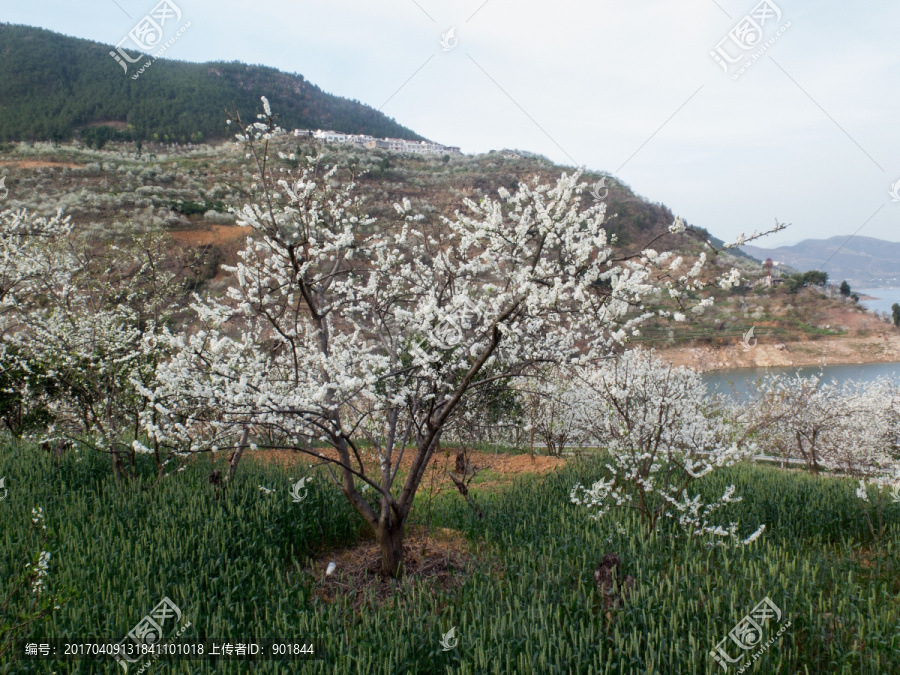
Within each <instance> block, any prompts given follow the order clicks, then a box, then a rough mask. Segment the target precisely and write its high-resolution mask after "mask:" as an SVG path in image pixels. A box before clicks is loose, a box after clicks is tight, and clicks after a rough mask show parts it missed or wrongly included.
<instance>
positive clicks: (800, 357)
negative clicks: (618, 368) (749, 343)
mask: <svg viewBox="0 0 900 675" xmlns="http://www.w3.org/2000/svg"><path fill="white" fill-rule="evenodd" d="M657 354H658V355H659V356H660V358H662V359H664V360H665V361H668V362H669V363H671V364H673V365H676V366H687V367H689V368H692V369H694V370H696V371H699V372H701V373H705V372H711V371H716V370H730V369H732V368H768V367H789V366H818V365H825V366H836V365H851V364H857V363H891V362H900V336H897V335H891V334H887V333H886V334H884V335H874V336H869V337H845V338H831V339H827V340H809V341H805V342H784V343H767V344H762V343H760V344H757V345H756V346H755V347H754V348H753V349H750V350H746V349H745V348H744V346H743V345H742V344H741V343H737V344H734V345H729V346H727V347H711V346H698V347H674V348H669V349H657Z"/></svg>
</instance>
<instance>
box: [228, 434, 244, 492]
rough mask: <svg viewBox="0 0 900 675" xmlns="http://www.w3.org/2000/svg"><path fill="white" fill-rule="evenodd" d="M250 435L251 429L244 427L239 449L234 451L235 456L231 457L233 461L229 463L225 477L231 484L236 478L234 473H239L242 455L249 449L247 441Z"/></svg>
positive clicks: (238, 445)
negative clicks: (245, 449) (238, 467)
mask: <svg viewBox="0 0 900 675" xmlns="http://www.w3.org/2000/svg"><path fill="white" fill-rule="evenodd" d="M249 435H250V429H249V428H248V427H244V429H243V430H242V431H241V438H240V440H239V441H238V444H237V449H236V450H235V451H234V454H233V455H232V456H231V461H230V462H229V463H228V473H227V474H226V475H225V481H226V482H230V481H231V479H232V478H234V473H235V471H237V466H238V463H239V462H240V461H241V455H243V454H244V448H246V447H247V439H248V437H249Z"/></svg>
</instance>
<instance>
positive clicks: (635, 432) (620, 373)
mask: <svg viewBox="0 0 900 675" xmlns="http://www.w3.org/2000/svg"><path fill="white" fill-rule="evenodd" d="M575 377H576V378H577V380H578V381H579V383H580V387H579V393H580V396H579V397H578V398H579V399H580V400H581V405H580V406H579V407H578V409H577V412H578V417H579V426H580V427H581V428H582V429H583V430H584V433H585V434H586V436H587V437H588V438H590V439H591V441H592V442H593V443H595V444H596V445H597V446H598V447H600V448H603V449H605V450H606V451H607V452H608V455H609V461H608V463H607V465H606V475H605V476H604V477H602V478H600V479H599V480H597V481H596V482H595V483H594V484H593V485H592V486H591V487H589V488H585V487H584V486H581V485H576V486H575V487H574V488H573V490H572V493H571V496H570V498H571V500H572V502H573V503H575V504H579V505H583V506H585V507H587V508H589V509H592V510H594V511H595V513H596V516H597V517H600V516H602V515H603V514H605V513H606V512H607V511H609V510H610V509H612V508H622V509H631V510H634V511H636V512H637V513H638V514H640V516H641V519H642V520H643V521H644V523H645V524H646V527H647V532H648V533H649V532H652V531H653V529H654V528H655V527H656V525H657V523H658V522H659V520H660V519H661V518H663V517H668V518H673V519H677V520H678V522H679V524H681V525H682V526H684V527H690V528H693V529H694V531H695V533H696V534H712V535H718V536H732V537H735V536H736V525H735V524H731V525H730V526H729V527H728V528H727V529H726V528H723V527H722V526H720V525H714V524H712V523H711V522H710V519H711V516H712V514H713V513H714V512H715V511H716V510H718V509H720V508H721V507H723V506H725V505H726V504H728V503H730V502H734V501H739V500H740V498H739V497H738V498H736V497H734V486H733V485H732V486H730V487H728V489H726V491H725V492H724V494H723V495H722V496H721V497H720V498H719V499H718V500H715V501H712V502H709V503H707V502H705V501H704V500H702V499H701V497H700V496H699V495H694V496H691V495H690V494H689V488H690V485H691V483H692V482H693V481H694V480H696V479H698V478H701V477H703V476H705V475H707V474H709V473H711V472H712V471H714V470H715V469H717V468H720V467H723V466H731V465H732V464H734V463H735V462H737V461H739V460H741V459H743V458H745V457H747V456H748V455H749V454H750V452H751V447H750V446H748V445H747V444H745V443H744V439H743V438H742V437H739V436H737V434H736V431H737V430H736V429H735V427H734V426H732V425H731V424H729V423H728V422H727V420H726V419H725V418H724V417H723V416H722V415H721V413H720V410H719V408H718V406H717V404H716V401H715V400H714V399H711V398H710V397H709V396H708V395H707V392H706V385H705V384H704V383H703V380H702V379H701V378H700V376H699V375H698V374H697V373H696V372H694V371H692V370H689V369H687V368H676V367H674V366H671V365H669V364H666V363H664V362H663V361H661V360H660V359H658V358H657V357H655V356H654V355H653V354H652V352H647V351H643V350H631V351H628V352H626V353H625V354H624V355H623V356H622V357H621V358H619V359H613V360H611V361H610V362H608V363H606V364H604V365H603V366H601V367H599V368H597V367H587V368H581V369H579V370H578V371H576V373H575Z"/></svg>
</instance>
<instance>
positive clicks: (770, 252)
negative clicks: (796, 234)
mask: <svg viewBox="0 0 900 675" xmlns="http://www.w3.org/2000/svg"><path fill="white" fill-rule="evenodd" d="M741 248H742V249H743V250H744V251H745V252H746V253H748V254H749V255H751V256H753V257H754V258H757V259H759V260H765V259H766V258H771V259H772V260H773V261H775V262H779V263H784V264H786V265H789V266H790V267H793V268H795V269H797V270H799V271H801V272H805V271H807V270H816V269H819V268H820V267H821V268H822V270H823V271H824V272H827V273H828V277H829V278H830V279H831V280H833V281H835V282H840V281H843V280H845V279H846V280H847V281H848V282H849V283H850V285H851V286H857V287H862V288H865V287H867V286H874V287H895V286H898V285H900V243H898V242H892V241H884V240H883V239H875V238H873V237H859V236H855V237H851V236H849V235H844V236H838V237H830V238H828V239H806V240H804V241H801V242H800V243H799V244H794V245H793V246H780V247H778V248H771V249H769V248H760V247H757V246H742V247H741Z"/></svg>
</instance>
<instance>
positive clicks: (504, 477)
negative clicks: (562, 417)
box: [249, 446, 566, 494]
mask: <svg viewBox="0 0 900 675" xmlns="http://www.w3.org/2000/svg"><path fill="white" fill-rule="evenodd" d="M457 452H459V448H454V447H449V446H448V447H442V448H441V449H440V451H438V452H436V453H435V455H434V457H433V458H432V461H431V464H430V465H429V467H428V471H427V472H426V474H425V478H424V480H423V481H422V489H423V490H426V491H427V490H432V489H433V490H434V492H435V494H439V493H441V492H443V491H444V490H447V489H450V490H455V489H456V488H455V487H454V485H453V482H452V480H451V479H450V477H449V476H448V475H447V473H448V472H449V471H453V470H454V468H455V465H456V453H457ZM322 453H323V454H324V455H325V456H327V457H335V458H336V457H337V455H336V454H335V453H334V451H333V450H332V451H327V450H324V449H323V450H322ZM249 456H250V457H254V458H256V459H257V460H258V461H263V462H277V463H279V464H281V465H282V466H283V467H285V468H289V467H292V466H296V465H309V464H319V463H321V460H318V459H316V458H313V457H310V456H309V455H307V454H305V453H302V452H292V451H290V450H257V451H256V452H254V453H253V454H252V455H249ZM413 457H414V453H413V452H412V451H411V450H410V449H407V451H406V453H405V454H404V456H403V460H402V462H401V468H403V469H408V468H409V467H410V465H411V464H412V460H413ZM362 459H363V464H364V466H365V467H366V472H367V474H369V475H374V476H377V475H378V473H377V467H378V464H377V462H376V461H375V460H374V458H372V457H367V456H365V455H363V458H362ZM565 462H566V460H565V459H563V458H560V457H548V456H546V455H534V456H531V455H527V454H523V455H511V454H492V453H486V452H472V453H471V454H470V455H469V464H470V467H471V470H474V471H477V472H478V473H479V475H478V476H477V477H476V480H475V481H474V482H473V483H472V488H476V489H477V488H478V487H479V486H481V487H488V486H489V485H491V486H492V485H496V484H499V483H505V482H509V481H511V480H512V479H513V478H514V477H515V476H519V475H522V474H545V473H548V472H550V471H555V470H556V469H558V468H559V467H560V466H562V465H563V464H565ZM354 465H355V462H354ZM479 478H481V479H482V480H479Z"/></svg>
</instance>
